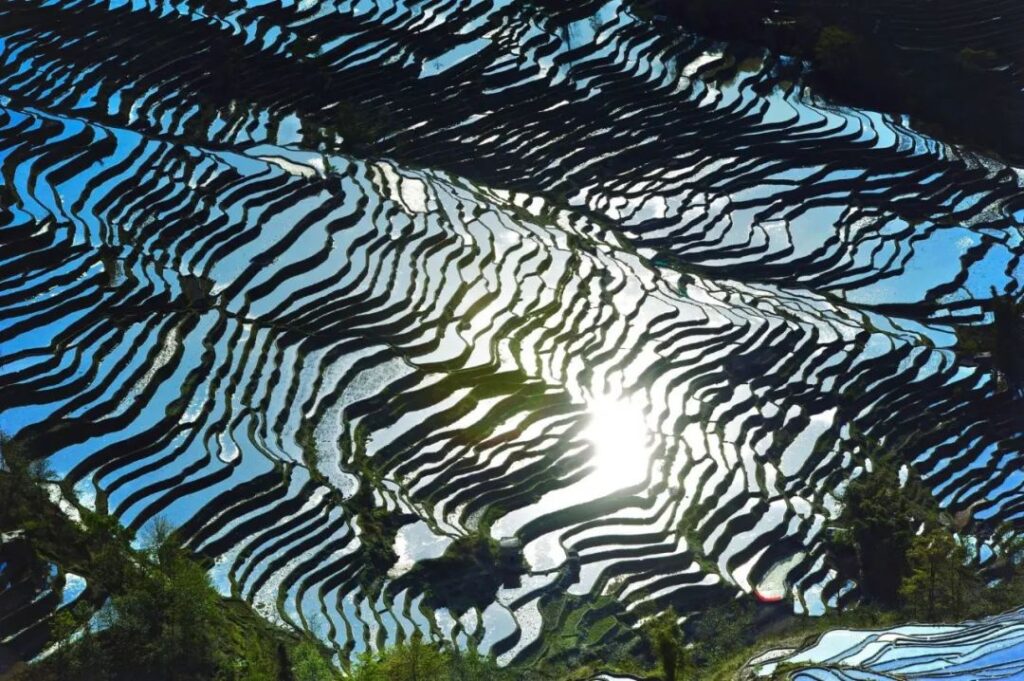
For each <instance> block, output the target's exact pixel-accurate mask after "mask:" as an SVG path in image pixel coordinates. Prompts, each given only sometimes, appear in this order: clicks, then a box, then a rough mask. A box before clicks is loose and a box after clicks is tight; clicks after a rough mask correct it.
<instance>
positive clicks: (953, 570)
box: [900, 529, 973, 620]
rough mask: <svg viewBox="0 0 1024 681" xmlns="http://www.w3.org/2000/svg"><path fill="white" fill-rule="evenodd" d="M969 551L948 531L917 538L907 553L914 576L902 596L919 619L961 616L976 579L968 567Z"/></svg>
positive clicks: (911, 574)
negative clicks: (968, 592) (969, 587)
mask: <svg viewBox="0 0 1024 681" xmlns="http://www.w3.org/2000/svg"><path fill="white" fill-rule="evenodd" d="M967 557H968V556H967V550H966V549H965V548H964V547H963V545H962V544H961V543H960V542H958V541H956V539H954V537H953V535H952V534H951V533H950V532H948V531H947V530H945V529H934V530H931V531H930V532H926V533H925V534H922V535H920V536H918V537H915V538H914V540H913V543H912V544H911V546H910V550H909V551H908V552H907V559H908V563H909V566H910V574H909V576H907V578H906V579H904V580H903V584H902V586H901V587H900V596H901V597H902V598H903V600H904V602H905V603H906V605H907V609H908V610H910V612H912V613H914V614H915V615H916V616H917V617H925V618H927V619H929V620H934V619H936V618H938V617H945V616H948V615H952V616H953V617H961V616H963V613H964V607H965V604H966V594H967V591H968V586H969V585H970V583H971V582H972V580H973V576H972V575H971V574H970V573H969V572H968V570H967V568H966V565H965V564H966V563H967Z"/></svg>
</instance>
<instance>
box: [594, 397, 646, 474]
mask: <svg viewBox="0 0 1024 681" xmlns="http://www.w3.org/2000/svg"><path fill="white" fill-rule="evenodd" d="M587 411H588V414H587V425H586V426H585V427H584V430H583V437H584V438H586V439H587V440H588V441H589V442H590V444H591V446H592V448H593V455H592V457H591V459H590V465H591V466H592V468H593V472H592V473H591V480H592V481H593V483H594V484H595V486H599V487H601V488H612V489H621V488H623V487H629V486H632V485H636V484H639V483H641V482H643V481H644V479H645V478H646V477H647V464H648V462H649V460H650V456H651V452H650V444H651V432H650V429H649V428H648V427H647V420H646V418H644V412H643V410H642V409H641V408H640V406H639V405H637V404H636V403H635V402H634V401H632V400H630V399H627V398H620V399H615V398H614V397H611V396H609V395H602V396H598V397H596V398H594V399H593V400H592V401H591V402H590V403H589V404H588V409H587Z"/></svg>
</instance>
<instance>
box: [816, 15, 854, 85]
mask: <svg viewBox="0 0 1024 681" xmlns="http://www.w3.org/2000/svg"><path fill="white" fill-rule="evenodd" d="M814 58H815V61H816V63H817V66H818V68H820V69H821V71H822V72H823V73H824V74H825V75H826V76H828V77H829V78H831V79H834V80H837V79H841V78H845V77H849V76H851V75H857V74H860V73H861V72H862V70H863V69H864V68H865V54H864V42H863V40H861V38H860V37H859V36H857V35H855V34H853V33H851V32H850V31H847V30H845V29H842V28H840V27H838V26H826V27H825V28H823V29H822V30H821V33H820V34H818V41H817V43H815V45H814Z"/></svg>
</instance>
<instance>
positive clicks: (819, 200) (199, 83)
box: [0, 0, 1024, 662]
mask: <svg viewBox="0 0 1024 681" xmlns="http://www.w3.org/2000/svg"><path fill="white" fill-rule="evenodd" d="M0 178H2V179H0V182H2V190H0V282H2V283H0V310H2V315H0V356H2V362H3V364H2V370H0V428H2V429H3V430H4V431H5V432H6V433H7V434H8V435H10V436H11V437H12V438H13V441H14V442H16V443H17V444H18V446H20V447H23V448H24V449H25V450H26V451H31V452H34V453H35V455H36V456H38V457H45V458H46V459H47V462H48V464H49V466H50V467H51V468H52V469H53V470H54V471H55V472H56V473H57V474H58V475H59V477H60V478H61V480H62V481H63V482H62V484H63V486H64V488H65V490H66V491H67V493H68V494H69V495H70V496H72V497H73V498H74V499H75V500H76V501H77V503H79V504H81V505H82V506H84V507H88V508H92V509H95V510H99V511H102V512H106V513H110V514H113V515H115V516H116V517H117V518H118V519H119V520H120V521H121V522H122V523H123V524H124V525H126V526H128V527H130V528H133V529H141V528H143V527H145V526H146V525H147V524H148V523H151V522H152V521H153V520H154V519H156V518H157V517H164V518H167V519H168V520H170V521H171V522H172V523H173V524H175V525H176V526H178V527H179V531H180V533H181V535H182V536H183V537H185V539H186V540H187V546H188V547H189V548H190V549H192V550H194V551H196V552H198V553H200V554H202V555H204V556H206V557H207V558H209V559H210V560H211V561H212V563H213V566H214V567H213V569H212V573H213V575H214V579H215V580H216V583H217V585H218V587H219V588H220V589H221V590H222V591H223V592H224V593H232V594H236V595H239V596H241V597H243V598H245V599H246V600H248V601H250V602H252V603H254V604H256V605H257V607H258V608H259V609H260V610H261V612H263V613H264V614H265V615H266V617H268V618H270V619H271V620H274V621H278V622H282V623H285V624H286V625H288V626H294V627H297V628H301V629H309V630H313V631H316V632H317V633H318V634H319V635H321V636H322V637H323V638H324V640H326V641H328V642H330V643H331V644H332V645H334V646H336V648H337V651H338V653H339V655H340V657H341V658H349V657H352V656H354V655H358V654H359V653H360V652H362V651H364V650H366V649H372V648H377V647H380V646H382V645H385V644H387V643H391V642H394V641H396V640H398V639H401V638H404V637H408V636H409V635H410V634H411V633H412V632H413V631H415V630H419V631H422V632H424V633H425V634H427V635H429V636H431V637H434V638H437V639H442V638H454V639H455V640H457V641H458V642H460V643H467V642H469V641H474V642H475V643H476V644H477V645H478V646H479V647H480V648H481V649H482V650H484V651H490V652H492V653H494V654H495V655H497V656H498V657H499V659H500V660H501V661H502V662H507V661H510V660H513V659H518V660H529V659H532V658H535V657H539V656H556V655H559V654H561V650H562V648H563V647H564V646H566V645H579V644H581V643H586V644H587V645H591V646H596V647H600V646H611V645H614V644H619V643H628V642H629V641H631V640H632V636H633V634H632V627H633V626H634V625H635V624H636V623H637V620H638V619H639V616H640V615H641V614H642V613H645V612H647V610H648V607H649V605H653V606H655V607H656V608H663V607H667V606H668V605H673V606H674V607H675V608H676V609H677V610H678V611H679V612H681V613H685V614H694V613H699V612H700V611H701V610H703V609H704V608H706V607H707V606H708V605H710V604H713V603H722V602H728V601H729V600H731V599H732V598H734V597H735V596H736V595H737V594H738V593H741V592H756V593H757V594H758V595H759V596H760V597H761V598H763V599H766V600H771V599H777V598H782V597H792V598H793V601H794V607H795V608H796V610H797V611H799V612H809V613H820V612H822V611H823V610H824V609H826V608H828V607H834V606H835V605H836V604H838V603H842V602H851V601H853V600H855V599H856V598H857V596H858V593H857V587H856V584H855V583H854V582H853V581H852V580H851V577H852V575H846V574H840V573H839V572H837V571H836V570H835V569H833V568H832V567H831V566H829V565H827V564H826V562H825V557H824V552H823V547H822V538H823V528H824V526H825V523H826V521H827V520H829V519H830V518H834V517H836V516H837V515H838V511H839V503H840V502H839V499H840V497H841V495H842V490H843V488H844V485H845V483H846V482H847V481H848V480H850V479H851V478H852V477H854V476H858V475H863V474H865V473H866V471H870V469H871V459H872V457H877V456H878V455H879V453H880V452H882V451H885V452H890V453H894V454H895V455H897V456H898V457H900V459H901V461H903V462H904V463H906V464H907V465H909V466H913V467H914V468H915V469H916V470H917V472H918V473H919V474H920V475H921V476H922V477H923V479H924V481H925V482H926V484H927V485H928V486H929V487H930V489H931V490H932V491H933V492H934V493H935V495H936V496H937V498H938V499H939V500H940V503H941V504H942V505H943V507H944V508H946V509H947V510H948V511H949V512H950V513H952V514H961V515H962V514H963V513H967V514H969V516H970V517H972V518H973V522H974V526H975V527H976V529H977V531H978V534H979V535H980V536H982V538H984V535H985V531H986V528H988V529H991V528H994V527H995V526H996V525H998V524H1000V523H1003V522H1007V521H1009V522H1017V521H1018V519H1019V517H1020V515H1021V512H1022V509H1024V486H1022V482H1024V479H1022V474H1021V472H1020V471H1021V463H1022V456H1021V455H1022V453H1024V447H1022V445H1024V410H1022V409H1021V402H1020V398H1019V394H1020V391H1021V387H1022V385H1024V381H1022V378H1024V372H1022V371H1020V363H1019V362H1017V363H1015V360H1014V359H1013V358H1012V357H1011V358H1010V359H1007V353H1006V343H1005V341H1001V343H1002V344H1001V345H1000V344H996V346H993V347H989V346H985V345H984V343H982V344H980V345H978V344H975V345H973V346H971V348H972V349H971V351H970V352H967V351H966V350H965V345H964V344H963V343H961V344H960V345H959V346H958V345H957V338H958V336H957V332H958V330H959V331H960V336H961V338H962V337H964V336H965V335H969V334H971V333H977V334H979V335H984V332H985V331H987V329H989V325H991V324H992V323H993V320H994V315H993V310H994V309H996V308H997V307H998V306H999V305H1005V301H1006V300H1008V299H1010V298H1017V297H1019V296H1020V294H1021V283H1022V281H1024V264H1022V261H1021V258H1022V255H1024V243H1022V242H1024V232H1022V226H1024V194H1022V191H1021V184H1022V175H1021V172H1020V171H1019V170H1018V169H1016V168H1013V167H1009V166H1006V165H1002V164H1000V163H998V162H996V161H994V160H992V159H989V158H987V157H985V156H982V155H979V154H976V153H973V152H971V151H969V150H965V149H961V148H957V147H953V146H950V145H947V144H944V143H943V142H941V141H939V140H936V139H933V138H931V137H928V136H926V135H923V134H921V133H919V132H917V131H915V130H913V129H911V128H910V127H908V126H907V125H906V121H905V120H904V119H902V118H894V117H891V116H883V115H879V114H876V113H872V112H869V111H862V110H855V109H849V108H843V107H837V106H834V105H830V104H829V103H827V102H825V101H822V100H820V99H817V98H816V97H814V96H813V94H812V93H811V92H809V91H808V89H807V88H805V87H804V85H803V81H802V74H801V71H800V67H799V65H798V64H795V63H793V62H792V61H790V60H785V59H779V58H777V57H773V56H772V55H769V54H767V53H765V54H756V55H753V56H751V54H750V53H749V51H744V52H742V53H737V52H736V51H734V50H733V49H732V48H731V47H730V46H728V45H723V44H721V43H716V42H711V41H708V40H705V39H703V38H700V37H698V36H692V35H687V34H681V33H680V32H679V31H678V30H676V29H670V28H669V27H667V26H665V25H664V24H663V23H661V22H658V21H654V20H650V19H647V18H641V17H638V16H636V15H635V14H634V13H633V11H632V10H631V9H630V8H629V6H628V5H626V4H624V3H623V2H621V1H620V0H611V1H610V2H607V3H601V2H567V3H525V2H522V3H520V2H511V1H510V0H477V1H475V2H469V1H463V2H454V1H451V0H448V1H445V0H424V1H422V2H412V1H405V0H402V1H398V2H388V1H385V0H378V1H376V2H372V1H370V0H358V1H355V2H334V1H330V0H324V1H321V2H315V1H311V0H302V1H301V2H293V1H291V0H281V1H273V2H272V1H269V0H267V1H257V0H248V1H247V2H234V1H232V0H209V1H208V2H200V1H198V0H193V1H192V2H187V1H182V2H178V3H174V2H171V1H170V0H167V1H166V2H164V1H159V0H153V1H148V2H147V1H146V0H133V1H131V2H127V1H124V0H110V1H109V2H107V1H98V0H97V1H81V2H76V1H56V0H54V1H36V0H13V1H11V2H8V3H4V4H3V5H0ZM965 328H970V329H971V331H966V332H965V331H964V329H965ZM1000 337H1002V336H1000ZM958 348H959V349H958ZM1000 348H1002V350H1000ZM567 641H568V642H569V643H567Z"/></svg>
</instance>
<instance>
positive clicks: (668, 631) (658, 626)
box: [644, 608, 689, 681]
mask: <svg viewBox="0 0 1024 681" xmlns="http://www.w3.org/2000/svg"><path fill="white" fill-rule="evenodd" d="M644 631H645V633H646V635H647V640H648V642H649V644H650V646H651V648H652V649H653V651H654V655H655V657H657V658H658V664H659V665H660V666H661V671H662V674H663V675H664V679H665V681H677V680H679V679H681V678H682V676H681V674H680V672H685V668H686V667H687V666H688V662H689V660H688V654H687V650H686V648H685V647H684V645H683V632H682V630H681V629H680V628H679V616H678V615H677V614H676V611H675V609H674V608H669V609H668V610H666V611H664V612H662V613H661V614H660V615H658V616H657V617H654V618H652V619H651V620H649V621H648V622H647V624H646V625H645V627H644Z"/></svg>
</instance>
